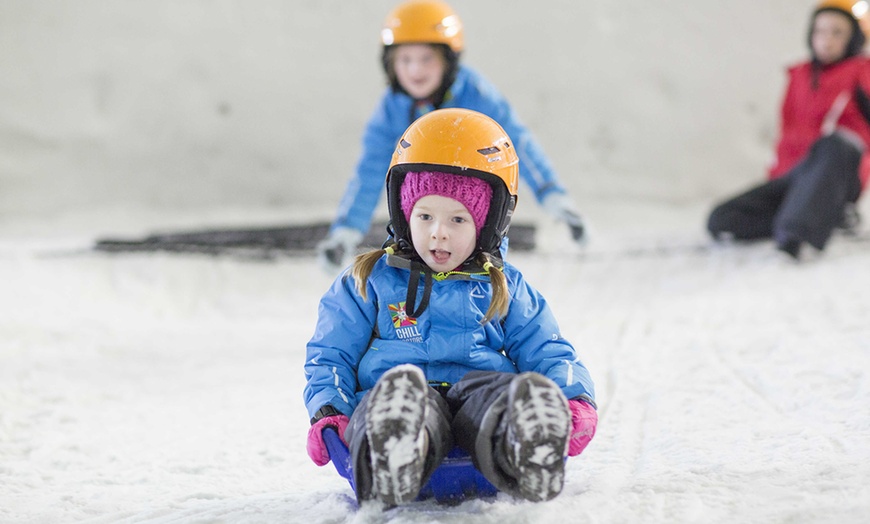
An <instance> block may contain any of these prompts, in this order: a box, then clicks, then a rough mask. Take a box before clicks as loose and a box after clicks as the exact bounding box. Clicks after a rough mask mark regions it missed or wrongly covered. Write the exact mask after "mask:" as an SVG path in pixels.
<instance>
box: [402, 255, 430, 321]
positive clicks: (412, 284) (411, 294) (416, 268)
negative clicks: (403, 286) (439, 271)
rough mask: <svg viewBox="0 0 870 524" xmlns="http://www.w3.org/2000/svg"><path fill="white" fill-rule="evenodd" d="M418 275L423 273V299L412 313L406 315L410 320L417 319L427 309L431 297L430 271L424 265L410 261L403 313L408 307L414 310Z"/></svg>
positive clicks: (418, 280)
mask: <svg viewBox="0 0 870 524" xmlns="http://www.w3.org/2000/svg"><path fill="white" fill-rule="evenodd" d="M420 273H423V278H424V280H423V298H422V299H420V305H419V306H417V307H416V309H414V311H413V313H408V315H410V316H411V317H412V318H419V317H420V315H422V314H423V312H424V311H426V308H427V307H429V297H430V296H431V295H432V270H431V269H429V267H428V266H426V264H421V263H420V262H415V261H411V276H410V277H409V278H408V295H407V296H406V297H405V311H406V312H407V311H408V307H411V308H414V305H415V304H416V303H417V288H418V287H419V286H420Z"/></svg>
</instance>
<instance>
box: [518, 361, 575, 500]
mask: <svg viewBox="0 0 870 524" xmlns="http://www.w3.org/2000/svg"><path fill="white" fill-rule="evenodd" d="M503 423H505V424H506V430H505V436H504V446H505V457H506V459H507V463H508V467H507V468H506V469H508V470H512V471H511V473H512V474H513V476H514V478H516V481H517V488H518V491H519V495H520V496H521V497H523V498H524V499H526V500H530V501H533V502H540V501H545V500H550V499H552V498H554V497H555V496H556V495H558V494H559V493H561V492H562V486H563V485H564V482H565V457H566V455H567V450H568V437H569V435H570V432H571V411H570V410H569V408H568V400H567V399H566V398H565V395H564V394H563V393H562V390H561V389H559V386H557V385H556V383H555V382H553V381H552V380H550V379H549V378H547V377H545V376H544V375H541V374H539V373H531V372H529V373H521V374H520V375H517V377H516V378H514V379H513V380H512V381H511V383H510V386H509V388H508V405H507V410H506V411H505V413H504V419H503Z"/></svg>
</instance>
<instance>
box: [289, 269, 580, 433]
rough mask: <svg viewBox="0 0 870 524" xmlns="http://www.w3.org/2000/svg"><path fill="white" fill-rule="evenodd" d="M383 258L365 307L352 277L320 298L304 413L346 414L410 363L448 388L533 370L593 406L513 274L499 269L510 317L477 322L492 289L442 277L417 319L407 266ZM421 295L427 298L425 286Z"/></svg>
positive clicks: (572, 357)
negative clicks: (477, 373)
mask: <svg viewBox="0 0 870 524" xmlns="http://www.w3.org/2000/svg"><path fill="white" fill-rule="evenodd" d="M391 259H392V255H389V256H388V255H385V256H384V257H382V258H381V259H380V260H379V261H378V262H377V263H376V265H375V267H374V269H373V271H372V273H371V276H370V277H369V280H368V283H367V288H366V289H367V295H368V297H367V298H368V300H363V299H362V297H361V296H360V295H359V293H357V291H356V288H355V285H354V279H353V277H351V276H350V274H349V272H345V274H344V275H342V276H339V277H338V278H337V279H336V280H335V282H334V283H333V285H332V287H331V288H330V289H329V291H327V292H326V294H325V295H324V296H323V298H322V299H321V301H320V307H319V312H318V315H319V318H318V321H317V327H316V329H315V331H314V336H313V337H312V338H311V340H310V341H309V342H308V347H307V354H306V361H305V378H306V380H307V384H306V385H305V388H304V400H305V405H306V408H307V409H308V414H309V416H310V417H313V416H314V415H315V413H317V411H318V410H319V409H320V408H321V407H323V406H325V405H327V404H329V405H332V406H333V407H334V408H335V409H337V410H338V411H340V412H342V413H344V414H345V415H347V416H350V415H351V414H352V413H353V411H354V409H355V408H356V406H357V404H358V402H359V401H360V399H362V397H363V395H364V394H365V393H366V392H367V391H368V390H370V389H371V388H372V387H373V386H374V385H375V382H376V381H377V380H378V378H379V377H380V376H381V375H382V374H383V373H384V372H385V371H387V370H388V369H390V368H392V367H395V366H397V365H399V364H405V363H410V364H414V365H416V366H418V367H420V368H421V369H422V370H423V372H424V373H425V375H426V377H427V379H428V380H429V382H430V384H444V385H447V384H453V383H456V382H457V381H458V380H459V379H461V378H462V377H463V376H464V375H465V374H466V373H467V372H469V371H472V370H491V371H503V372H508V373H519V372H524V371H536V372H538V373H541V374H543V375H546V376H547V377H549V378H550V379H552V380H553V381H554V382H555V383H556V384H558V385H559V386H560V387H561V388H562V391H563V392H564V393H565V396H566V397H567V398H569V399H570V398H580V399H583V400H586V401H587V402H590V403H592V404H593V405H594V397H595V395H594V389H593V384H592V379H591V377H590V376H589V372H588V371H587V369H586V367H585V366H584V365H583V363H582V362H581V361H580V359H579V358H578V356H577V353H576V352H575V350H574V347H573V346H572V345H571V344H570V343H569V342H568V341H566V340H565V339H564V338H562V335H561V334H560V332H559V326H558V325H557V323H556V319H555V318H554V316H553V313H552V311H551V310H550V308H549V306H548V305H547V302H546V300H544V298H543V297H542V296H541V295H540V293H539V292H538V291H537V290H535V289H534V288H533V287H532V286H531V285H529V284H528V283H527V282H526V281H525V280H524V279H523V276H522V274H521V273H520V271H519V270H517V269H516V268H515V267H514V266H512V265H510V264H508V263H507V262H505V264H504V274H505V276H506V277H507V282H508V290H509V292H510V297H511V302H510V307H509V310H508V313H507V315H505V316H504V317H503V318H501V319H494V320H492V321H490V322H487V323H486V324H481V320H482V319H483V317H484V315H485V313H486V310H487V309H488V308H489V303H490V297H491V293H492V287H491V285H490V283H489V277H488V276H487V275H486V274H485V273H481V274H467V273H463V274H458V273H456V272H449V273H439V274H436V275H435V279H434V282H433V283H432V289H431V294H430V296H429V305H428V307H427V308H426V309H425V310H424V311H423V313H422V314H421V315H420V317H419V318H412V317H410V316H409V315H410V312H412V311H413V310H414V307H413V306H411V305H409V304H406V303H405V301H406V298H407V295H408V280H409V277H410V273H409V271H410V270H409V269H406V268H400V267H394V266H392V265H390V264H391V263H392V262H393V260H391ZM422 280H423V279H422V278H421V283H420V288H419V289H418V293H417V296H423V291H422V289H423V283H422Z"/></svg>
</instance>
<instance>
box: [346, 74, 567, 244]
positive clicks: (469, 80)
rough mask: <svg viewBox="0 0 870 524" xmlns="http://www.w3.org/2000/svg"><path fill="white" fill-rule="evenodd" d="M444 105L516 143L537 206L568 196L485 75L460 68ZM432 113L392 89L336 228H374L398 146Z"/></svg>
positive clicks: (370, 128) (375, 119)
mask: <svg viewBox="0 0 870 524" xmlns="http://www.w3.org/2000/svg"><path fill="white" fill-rule="evenodd" d="M441 107H442V108H446V107H460V108H464V109H471V110H474V111H477V112H479V113H483V114H485V115H487V116H489V117H490V118H492V119H493V120H495V121H496V122H498V123H499V124H500V125H501V126H502V127H503V128H504V130H505V131H506V132H507V134H508V136H509V137H511V140H513V143H514V147H515V148H516V151H517V154H518V156H519V158H520V178H521V179H522V180H524V181H525V183H526V184H527V185H528V186H529V187H530V188H531V190H532V193H533V194H534V195H535V199H537V201H538V202H541V201H542V200H543V198H544V197H545V196H546V195H547V194H549V193H551V192H558V193H564V192H565V188H564V186H563V185H562V184H561V182H560V181H559V179H558V177H557V175H556V173H555V172H554V171H553V168H552V167H551V166H550V162H549V160H548V159H547V157H546V156H545V155H544V152H543V150H542V149H541V147H540V146H539V145H538V143H537V141H535V139H534V137H533V136H532V134H531V132H530V131H529V130H528V129H527V128H526V126H525V125H523V124H522V123H521V122H520V121H519V119H518V118H517V117H516V115H515V114H514V111H513V110H512V109H511V107H510V106H509V105H508V102H507V100H505V98H504V97H503V96H502V95H501V93H499V92H498V91H497V90H496V88H495V87H494V86H493V85H492V84H490V83H489V82H488V81H487V80H485V79H484V78H483V77H482V76H480V74H478V73H477V72H475V71H474V70H472V69H469V68H468V67H465V66H462V65H460V66H459V70H458V71H457V74H456V80H455V81H454V82H453V84H452V85H451V86H450V89H449V90H448V91H447V94H446V95H445V98H444V103H443V104H442V105H441ZM433 109H434V108H433V107H432V106H428V107H423V108H418V107H415V102H414V100H413V99H412V98H411V97H409V96H408V95H406V94H403V93H398V92H394V91H393V90H392V89H387V92H386V93H385V94H384V96H383V97H382V98H381V101H380V103H379V104H378V106H377V108H376V109H375V112H374V114H373V115H372V116H371V118H370V119H369V121H368V124H367V125H366V128H365V134H364V135H363V143H362V155H361V157H360V159H359V161H358V163H357V166H356V172H355V174H354V177H353V178H352V179H351V180H350V182H349V183H348V185H347V188H346V189H345V192H344V196H343V197H342V199H341V202H340V203H339V207H338V213H337V216H336V219H335V221H334V222H333V224H332V228H331V229H335V228H337V227H349V228H353V229H357V230H359V231H361V232H362V233H363V234H365V233H366V232H367V231H368V230H369V226H370V225H371V220H372V215H373V214H374V211H375V208H376V207H377V205H378V203H379V202H380V198H381V193H382V192H383V190H384V180H385V178H386V175H387V170H388V169H389V167H390V159H391V158H392V155H393V150H394V149H395V147H396V143H397V142H398V141H399V138H401V136H402V133H404V132H405V129H407V128H408V126H409V125H411V122H412V121H413V120H415V119H416V118H418V117H420V116H422V114H424V113H426V112H428V111H431V110H433Z"/></svg>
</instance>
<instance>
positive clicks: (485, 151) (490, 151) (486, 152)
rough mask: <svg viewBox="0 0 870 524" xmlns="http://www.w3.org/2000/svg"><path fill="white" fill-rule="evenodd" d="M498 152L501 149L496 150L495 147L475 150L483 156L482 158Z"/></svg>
mask: <svg viewBox="0 0 870 524" xmlns="http://www.w3.org/2000/svg"><path fill="white" fill-rule="evenodd" d="M499 151H501V149H499V148H497V147H495V146H492V147H485V148H483V149H478V150H477V152H478V153H480V154H481V155H483V156H486V155H491V154H493V153H498V152H499Z"/></svg>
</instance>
